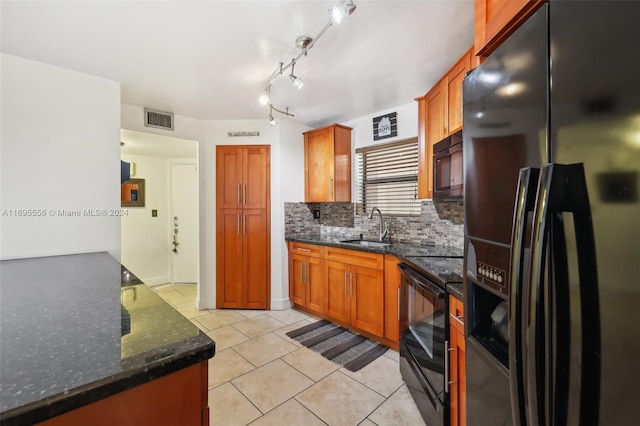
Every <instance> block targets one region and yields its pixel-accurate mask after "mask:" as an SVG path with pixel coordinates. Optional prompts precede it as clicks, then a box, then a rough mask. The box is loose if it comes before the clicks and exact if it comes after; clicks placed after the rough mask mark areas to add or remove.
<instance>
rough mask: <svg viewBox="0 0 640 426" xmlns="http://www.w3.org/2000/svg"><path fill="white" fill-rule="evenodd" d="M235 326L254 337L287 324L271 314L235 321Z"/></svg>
mask: <svg viewBox="0 0 640 426" xmlns="http://www.w3.org/2000/svg"><path fill="white" fill-rule="evenodd" d="M233 326H234V327H235V328H237V329H238V330H240V331H241V332H242V333H243V334H245V335H247V336H249V337H251V338H254V337H258V336H261V335H263V334H267V333H270V332H272V331H274V330H277V329H279V328H282V327H284V326H285V324H284V323H283V322H281V321H278V320H277V319H275V318H272V317H270V316H269V315H260V316H257V317H253V318H250V319H245V320H244V321H241V322H238V323H235V324H233Z"/></svg>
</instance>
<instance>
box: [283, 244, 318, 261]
mask: <svg viewBox="0 0 640 426" xmlns="http://www.w3.org/2000/svg"><path fill="white" fill-rule="evenodd" d="M289 251H290V252H291V253H298V254H301V255H303V256H309V257H317V258H321V257H323V256H324V246H317V245H315V244H306V243H298V242H296V241H290V242H289Z"/></svg>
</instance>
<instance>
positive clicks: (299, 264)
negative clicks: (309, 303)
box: [289, 252, 307, 306]
mask: <svg viewBox="0 0 640 426" xmlns="http://www.w3.org/2000/svg"><path fill="white" fill-rule="evenodd" d="M306 260H307V258H306V257H304V256H300V255H299V254H296V253H291V252H290V253H289V263H290V265H289V281H290V290H289V293H290V294H289V297H290V298H291V301H292V302H293V303H297V304H298V305H302V306H305V300H306V293H307V286H306V283H305V280H304V275H305V271H304V269H305V268H306V267H307V263H306Z"/></svg>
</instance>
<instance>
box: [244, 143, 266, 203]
mask: <svg viewBox="0 0 640 426" xmlns="http://www.w3.org/2000/svg"><path fill="white" fill-rule="evenodd" d="M268 150H269V148H268V147H265V146H257V147H248V148H245V149H244V150H243V170H242V191H241V192H242V207H243V208H245V209H266V208H267V202H268V199H269V186H270V184H269V181H270V176H269V173H268V172H267V171H268V170H269V155H268V153H269V151H268Z"/></svg>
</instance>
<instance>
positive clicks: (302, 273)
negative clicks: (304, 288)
mask: <svg viewBox="0 0 640 426" xmlns="http://www.w3.org/2000/svg"><path fill="white" fill-rule="evenodd" d="M300 275H302V283H303V284H304V278H305V277H304V262H302V263H301V264H300Z"/></svg>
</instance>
